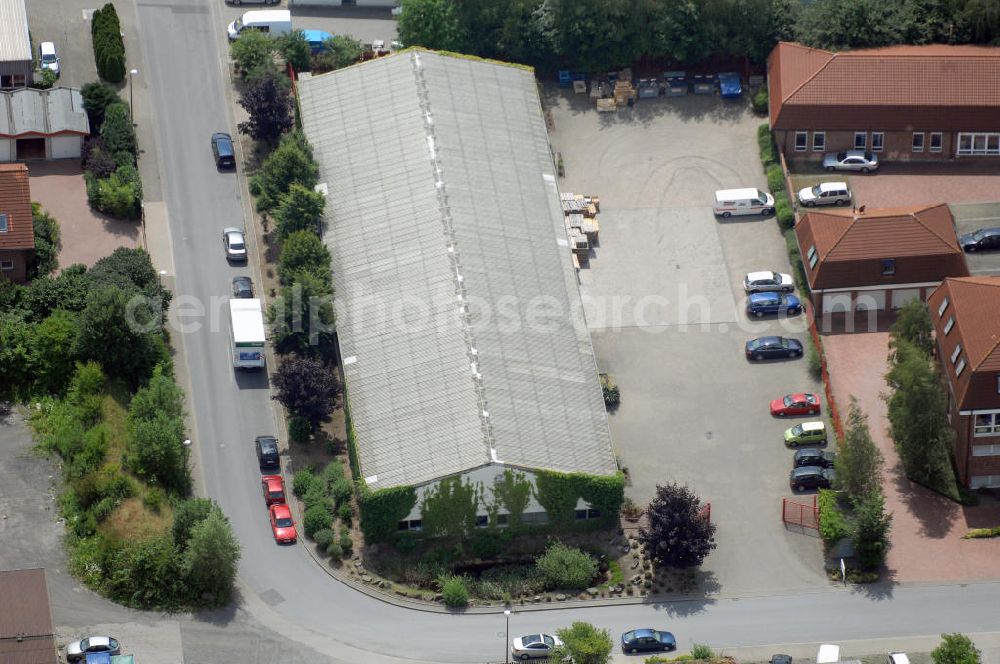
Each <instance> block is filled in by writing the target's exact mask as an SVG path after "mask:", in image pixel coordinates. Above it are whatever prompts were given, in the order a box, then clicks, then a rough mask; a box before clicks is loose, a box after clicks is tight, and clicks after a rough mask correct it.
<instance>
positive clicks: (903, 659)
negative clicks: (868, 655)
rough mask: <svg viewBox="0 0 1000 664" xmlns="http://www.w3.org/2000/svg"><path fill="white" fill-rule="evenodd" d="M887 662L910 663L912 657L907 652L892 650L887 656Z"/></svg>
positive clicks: (893, 663)
mask: <svg viewBox="0 0 1000 664" xmlns="http://www.w3.org/2000/svg"><path fill="white" fill-rule="evenodd" d="M885 664H910V658H909V657H908V656H907V655H906V653H905V652H899V651H896V652H891V653H889V655H888V657H886V658H885Z"/></svg>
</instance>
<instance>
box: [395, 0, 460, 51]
mask: <svg viewBox="0 0 1000 664" xmlns="http://www.w3.org/2000/svg"><path fill="white" fill-rule="evenodd" d="M400 7H401V8H402V13H401V14H400V15H399V25H398V28H397V29H398V31H399V39H400V40H401V41H402V42H403V43H404V44H406V45H407V46H424V47H426V48H431V49H435V50H439V51H457V50H459V49H460V48H461V45H462V35H461V29H460V27H459V24H458V14H457V12H456V11H455V3H454V2H453V1H452V0H402V3H401V5H400Z"/></svg>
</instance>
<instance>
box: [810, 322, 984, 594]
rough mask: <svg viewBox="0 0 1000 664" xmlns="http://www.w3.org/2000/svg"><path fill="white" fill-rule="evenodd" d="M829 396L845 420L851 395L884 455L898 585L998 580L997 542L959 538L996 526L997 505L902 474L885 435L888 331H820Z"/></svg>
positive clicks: (891, 570)
mask: <svg viewBox="0 0 1000 664" xmlns="http://www.w3.org/2000/svg"><path fill="white" fill-rule="evenodd" d="M823 349H824V351H825V352H826V357H827V361H828V362H829V369H830V380H831V387H832V390H833V393H834V399H836V400H837V404H838V406H840V408H841V412H842V416H845V417H846V409H847V405H848V402H849V399H850V395H852V394H853V395H854V396H855V397H856V398H857V399H858V403H859V404H860V405H861V407H862V409H863V410H864V411H865V412H866V413H867V414H868V427H869V429H870V430H871V434H872V438H873V439H874V441H875V443H876V444H877V445H878V446H879V449H881V450H882V454H883V455H885V482H884V484H883V486H884V488H885V496H886V508H887V509H888V511H890V512H892V515H893V520H892V548H891V549H890V550H889V556H888V560H887V562H886V564H887V567H888V569H889V574H890V576H891V578H892V579H893V580H894V581H896V582H897V583H905V582H916V581H971V580H976V579H996V578H1000V568H998V567H997V561H998V560H1000V539H987V540H982V539H980V540H963V539H962V536H963V535H965V533H967V532H968V531H969V529H971V528H984V527H990V526H995V525H996V524H998V523H1000V508H998V507H996V506H980V507H962V506H961V505H958V504H956V503H954V502H952V501H950V500H948V499H946V498H943V497H942V496H939V495H938V494H936V493H934V492H932V491H929V490H927V489H925V488H923V487H921V486H919V485H916V484H914V483H913V482H911V481H909V480H908V479H906V477H905V475H904V474H903V469H902V466H901V465H900V461H899V456H898V455H897V454H896V450H895V449H894V447H893V444H892V439H891V438H890V437H889V434H888V426H889V422H888V419H887V417H886V404H885V402H884V401H882V400H881V399H880V398H879V395H880V394H881V393H882V392H884V391H885V390H886V389H887V388H886V385H885V380H884V378H883V375H884V373H885V368H886V366H887V358H888V355H889V333H888V332H884V331H882V332H866V333H854V334H833V335H824V336H823Z"/></svg>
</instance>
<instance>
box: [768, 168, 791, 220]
mask: <svg viewBox="0 0 1000 664" xmlns="http://www.w3.org/2000/svg"><path fill="white" fill-rule="evenodd" d="M768 179H770V178H768ZM774 215H775V217H776V218H777V219H778V226H780V227H781V229H782V230H789V229H791V228H792V227H794V226H795V211H794V210H792V203H791V201H789V200H788V194H787V193H785V192H784V191H778V192H775V194H774Z"/></svg>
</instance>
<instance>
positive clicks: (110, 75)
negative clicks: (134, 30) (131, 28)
mask: <svg viewBox="0 0 1000 664" xmlns="http://www.w3.org/2000/svg"><path fill="white" fill-rule="evenodd" d="M90 27H91V37H92V39H93V44H94V61H95V63H96V64H97V73H98V75H99V76H100V77H101V78H103V79H104V80H105V81H108V82H110V83H120V82H121V81H122V80H123V79H124V78H125V41H124V40H123V39H122V29H121V22H120V21H119V20H118V12H117V11H115V6H114V5H113V4H112V3H110V2H109V3H107V4H105V5H104V6H103V7H101V8H100V9H98V10H96V11H95V12H94V15H93V17H92V18H91V26H90Z"/></svg>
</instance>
